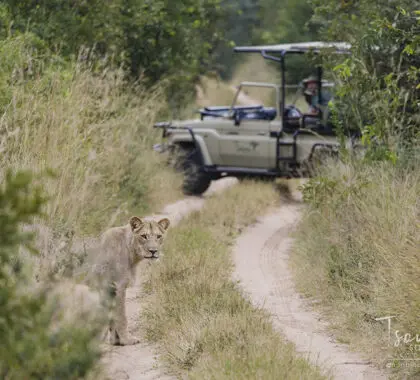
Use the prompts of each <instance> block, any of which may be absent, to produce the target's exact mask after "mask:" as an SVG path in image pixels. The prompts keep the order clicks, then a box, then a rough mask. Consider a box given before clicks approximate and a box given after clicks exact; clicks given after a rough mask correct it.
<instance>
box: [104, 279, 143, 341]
mask: <svg viewBox="0 0 420 380" xmlns="http://www.w3.org/2000/svg"><path fill="white" fill-rule="evenodd" d="M125 292H126V284H119V285H118V286H117V289H116V296H115V305H114V316H115V317H114V322H113V325H112V326H111V334H116V337H115V338H117V339H113V341H114V343H112V342H111V343H112V344H119V345H121V346H128V345H132V344H137V343H139V342H140V340H139V339H138V338H136V337H134V336H131V335H130V334H129V333H128V329H127V316H126V312H125ZM114 330H115V331H114ZM111 336H112V335H111Z"/></svg>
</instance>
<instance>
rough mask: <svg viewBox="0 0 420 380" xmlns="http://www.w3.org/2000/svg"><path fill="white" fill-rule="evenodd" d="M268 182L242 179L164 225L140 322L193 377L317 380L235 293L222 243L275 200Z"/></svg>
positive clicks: (171, 361) (175, 364)
mask: <svg viewBox="0 0 420 380" xmlns="http://www.w3.org/2000/svg"><path fill="white" fill-rule="evenodd" d="M278 199H279V197H278V194H277V193H276V192H275V190H274V189H273V186H270V185H267V184H263V183H255V182H249V181H244V182H243V183H242V184H241V186H236V187H234V188H232V189H229V190H227V191H226V193H224V194H223V195H221V196H220V197H217V198H212V199H209V200H208V203H206V205H205V207H204V209H203V210H202V211H201V212H199V213H195V214H193V215H192V216H191V217H189V218H188V219H187V220H185V221H183V222H182V223H181V224H180V225H179V226H178V227H175V228H174V229H173V230H171V232H170V234H169V235H168V240H167V241H166V243H165V246H166V251H165V260H164V261H163V262H162V263H161V264H160V265H159V266H154V267H153V269H152V272H151V275H150V278H149V281H148V286H147V288H148V290H149V291H150V293H151V295H150V296H149V298H150V299H149V302H148V308H147V310H146V311H145V312H144V315H143V318H144V325H145V328H146V329H147V336H148V338H149V339H150V340H151V341H153V342H157V343H159V345H160V347H161V352H162V353H163V355H164V358H165V359H166V361H167V362H168V363H169V365H170V367H171V368H172V370H174V371H175V372H177V373H179V374H180V375H186V376H188V377H190V378H193V379H255V378H261V379H278V378H279V375H280V374H281V378H282V379H321V378H322V376H321V375H320V374H319V372H318V371H317V370H316V369H314V368H313V367H311V366H310V365H309V364H308V363H307V362H306V361H305V360H304V359H300V358H297V357H296V353H295V351H294V348H293V346H292V345H291V344H287V343H285V342H284V341H283V340H282V338H281V337H280V336H279V335H278V334H277V333H276V332H275V331H274V330H273V328H272V325H271V323H270V320H269V317H268V315H267V314H266V313H265V312H263V311H262V310H256V309H255V308H254V307H253V306H252V305H251V304H250V303H249V302H248V301H245V299H244V298H243V297H242V296H241V292H240V291H239V290H238V288H237V285H236V284H235V283H233V282H232V281H231V280H230V278H231V272H232V262H231V259H230V254H229V250H230V249H229V247H230V246H231V245H232V244H233V242H234V239H235V237H236V236H237V235H238V234H239V233H240V232H241V231H242V229H243V228H244V227H245V226H247V225H249V224H251V223H253V222H254V221H255V220H256V217H257V216H258V215H260V214H261V213H263V212H264V211H265V210H267V209H268V208H269V207H271V206H273V205H275V204H276V203H277V202H278Z"/></svg>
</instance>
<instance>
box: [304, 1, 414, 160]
mask: <svg viewBox="0 0 420 380" xmlns="http://www.w3.org/2000/svg"><path fill="white" fill-rule="evenodd" d="M312 3H313V5H314V6H315V7H316V8H315V15H314V18H313V20H315V21H316V22H318V23H320V24H321V25H322V35H323V37H324V38H328V39H331V40H344V41H348V42H351V43H352V45H353V49H352V55H351V56H350V57H349V58H348V59H346V60H345V61H344V62H342V61H341V62H340V63H339V64H337V61H334V60H333V59H331V60H330V63H331V67H333V68H334V76H335V81H336V83H337V84H338V91H337V93H336V98H335V103H336V104H335V107H336V109H337V110H339V119H340V120H343V121H345V129H351V130H355V131H358V132H359V133H360V134H361V135H362V139H363V142H364V143H365V145H366V146H367V147H368V154H367V156H366V158H367V159H371V160H383V159H385V160H390V161H392V162H395V161H396V159H397V157H398V156H400V155H401V154H402V152H403V151H407V148H409V147H410V146H415V145H417V144H418V142H419V136H420V118H419V116H418V112H419V96H420V91H419V88H417V86H418V83H419V80H420V70H419V67H420V59H419V56H420V38H419V33H420V21H419V18H418V17H416V14H417V13H416V11H417V10H418V9H419V8H420V2H418V1H415V2H411V1H410V2H409V1H405V0H400V1H392V2H388V1H379V2H372V1H367V0H365V1H359V2H353V1H349V2H343V1H336V0H330V1H327V2H325V1H322V2H321V1H318V0H314V1H312Z"/></svg>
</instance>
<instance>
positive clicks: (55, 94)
mask: <svg viewBox="0 0 420 380" xmlns="http://www.w3.org/2000/svg"><path fill="white" fill-rule="evenodd" d="M0 45H1V46H0V60H3V65H2V68H3V69H4V70H3V71H2V73H1V74H0V77H1V81H0V87H1V88H0V90H1V91H0V92H1V94H2V95H3V96H2V98H1V103H0V110H1V117H0V150H1V155H0V176H1V175H2V173H4V171H5V170H6V169H7V168H13V169H14V170H18V169H30V170H32V171H33V172H35V173H45V172H47V171H52V173H53V174H54V176H53V177H51V176H48V177H47V176H43V177H42V179H39V181H41V180H42V182H43V187H44V188H45V190H46V192H47V194H48V196H49V202H48V204H47V207H46V208H45V210H44V211H45V212H44V213H45V218H44V219H43V220H42V221H41V222H40V224H42V225H43V227H42V228H39V229H38V230H42V231H41V232H42V233H41V234H44V235H46V237H45V239H44V240H43V242H42V246H40V247H39V248H40V249H41V251H48V250H50V247H49V246H50V245H51V244H52V241H53V240H54V239H53V238H54V236H58V237H60V236H63V235H64V234H67V235H68V232H69V231H73V232H75V234H76V237H80V236H83V235H90V234H97V233H99V232H100V231H103V230H104V229H106V228H108V227H110V226H112V225H116V224H119V223H124V224H125V223H126V221H127V220H128V218H129V216H130V215H132V214H139V215H144V214H146V213H148V212H150V211H151V210H154V209H158V208H159V207H160V206H161V205H163V204H165V203H167V202H169V201H172V200H174V199H175V198H178V197H179V196H180V192H178V191H177V189H178V188H179V182H178V181H179V179H178V178H177V177H176V175H175V174H174V173H172V172H171V171H170V170H169V169H167V168H166V165H165V163H164V162H163V161H162V158H161V157H159V156H158V155H157V154H155V153H154V152H153V151H152V145H153V143H154V142H156V140H157V139H159V132H158V131H155V130H154V129H153V128H152V125H153V123H154V122H155V121H156V120H157V119H159V118H160V117H161V116H160V115H162V114H165V113H166V112H167V105H166V103H165V101H164V100H163V99H164V88H163V87H156V88H154V89H146V88H145V87H144V86H142V85H141V84H139V85H136V86H134V85H129V84H128V83H127V81H126V80H125V79H124V73H123V71H122V70H119V69H109V68H107V67H106V66H103V67H101V66H100V65H98V64H96V65H91V64H89V62H87V61H86V60H85V59H84V60H83V59H82V60H78V61H77V62H75V63H72V64H69V63H63V62H61V61H60V60H59V58H56V57H50V58H45V57H44V56H41V57H40V54H41V53H40V52H39V51H40V50H39V49H38V50H36V49H35V50H34V43H33V41H32V40H31V39H30V38H29V42H28V40H27V39H25V38H21V37H19V38H16V39H9V40H5V41H1V43H0ZM10 52H13V54H14V56H13V59H9V57H8V55H9V53H10ZM44 227H45V228H44ZM44 232H45V233H44ZM41 240H42V239H41ZM58 240H60V239H58ZM58 243H59V242H58ZM58 243H57V244H58ZM53 244H55V243H53Z"/></svg>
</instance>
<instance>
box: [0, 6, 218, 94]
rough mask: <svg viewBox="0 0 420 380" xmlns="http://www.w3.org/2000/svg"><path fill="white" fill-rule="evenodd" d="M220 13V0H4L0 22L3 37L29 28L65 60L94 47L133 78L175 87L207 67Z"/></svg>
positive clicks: (214, 42)
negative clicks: (167, 82) (1, 22)
mask: <svg viewBox="0 0 420 380" xmlns="http://www.w3.org/2000/svg"><path fill="white" fill-rule="evenodd" d="M223 15H224V10H223V9H222V7H221V0H205V1H198V0H182V1H177V2H174V1H170V0H159V1H153V2H151V1H148V0H116V1H111V2H103V1H99V0H94V1H89V2H87V1H64V2H63V1H61V0H48V1H46V0H43V1H37V2H34V1H32V0H26V1H16V0H7V1H5V4H4V5H3V7H2V8H1V11H0V20H1V19H5V25H4V28H3V30H4V31H3V35H4V34H5V33H6V31H7V30H8V29H10V28H11V31H12V33H14V34H15V35H16V34H17V33H23V32H26V31H30V32H31V33H33V34H34V35H36V36H37V37H38V38H40V39H41V40H42V41H45V42H46V44H47V46H48V47H49V48H50V49H51V50H53V51H54V52H56V53H58V54H60V55H61V56H63V57H68V58H69V57H74V56H77V55H78V54H79V52H80V49H81V48H89V49H91V48H94V51H95V53H96V54H99V56H100V57H111V59H112V61H113V62H114V63H115V64H122V65H124V67H126V68H127V69H128V71H129V72H131V74H132V75H133V76H134V77H135V78H138V77H139V76H142V77H143V78H145V79H147V80H148V81H150V83H156V82H157V81H158V80H160V79H162V78H163V77H167V78H170V79H171V83H173V84H174V85H175V87H177V86H176V85H177V84H180V85H181V84H183V83H186V82H188V83H191V82H192V81H193V80H195V79H196V77H197V75H199V74H201V73H202V72H203V70H206V69H207V68H208V67H209V64H210V62H211V53H212V46H213V45H214V44H216V43H217V42H218V41H221V40H223V35H222V34H221V33H220V32H219V27H220V20H222V19H223ZM83 54H84V53H83Z"/></svg>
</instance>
